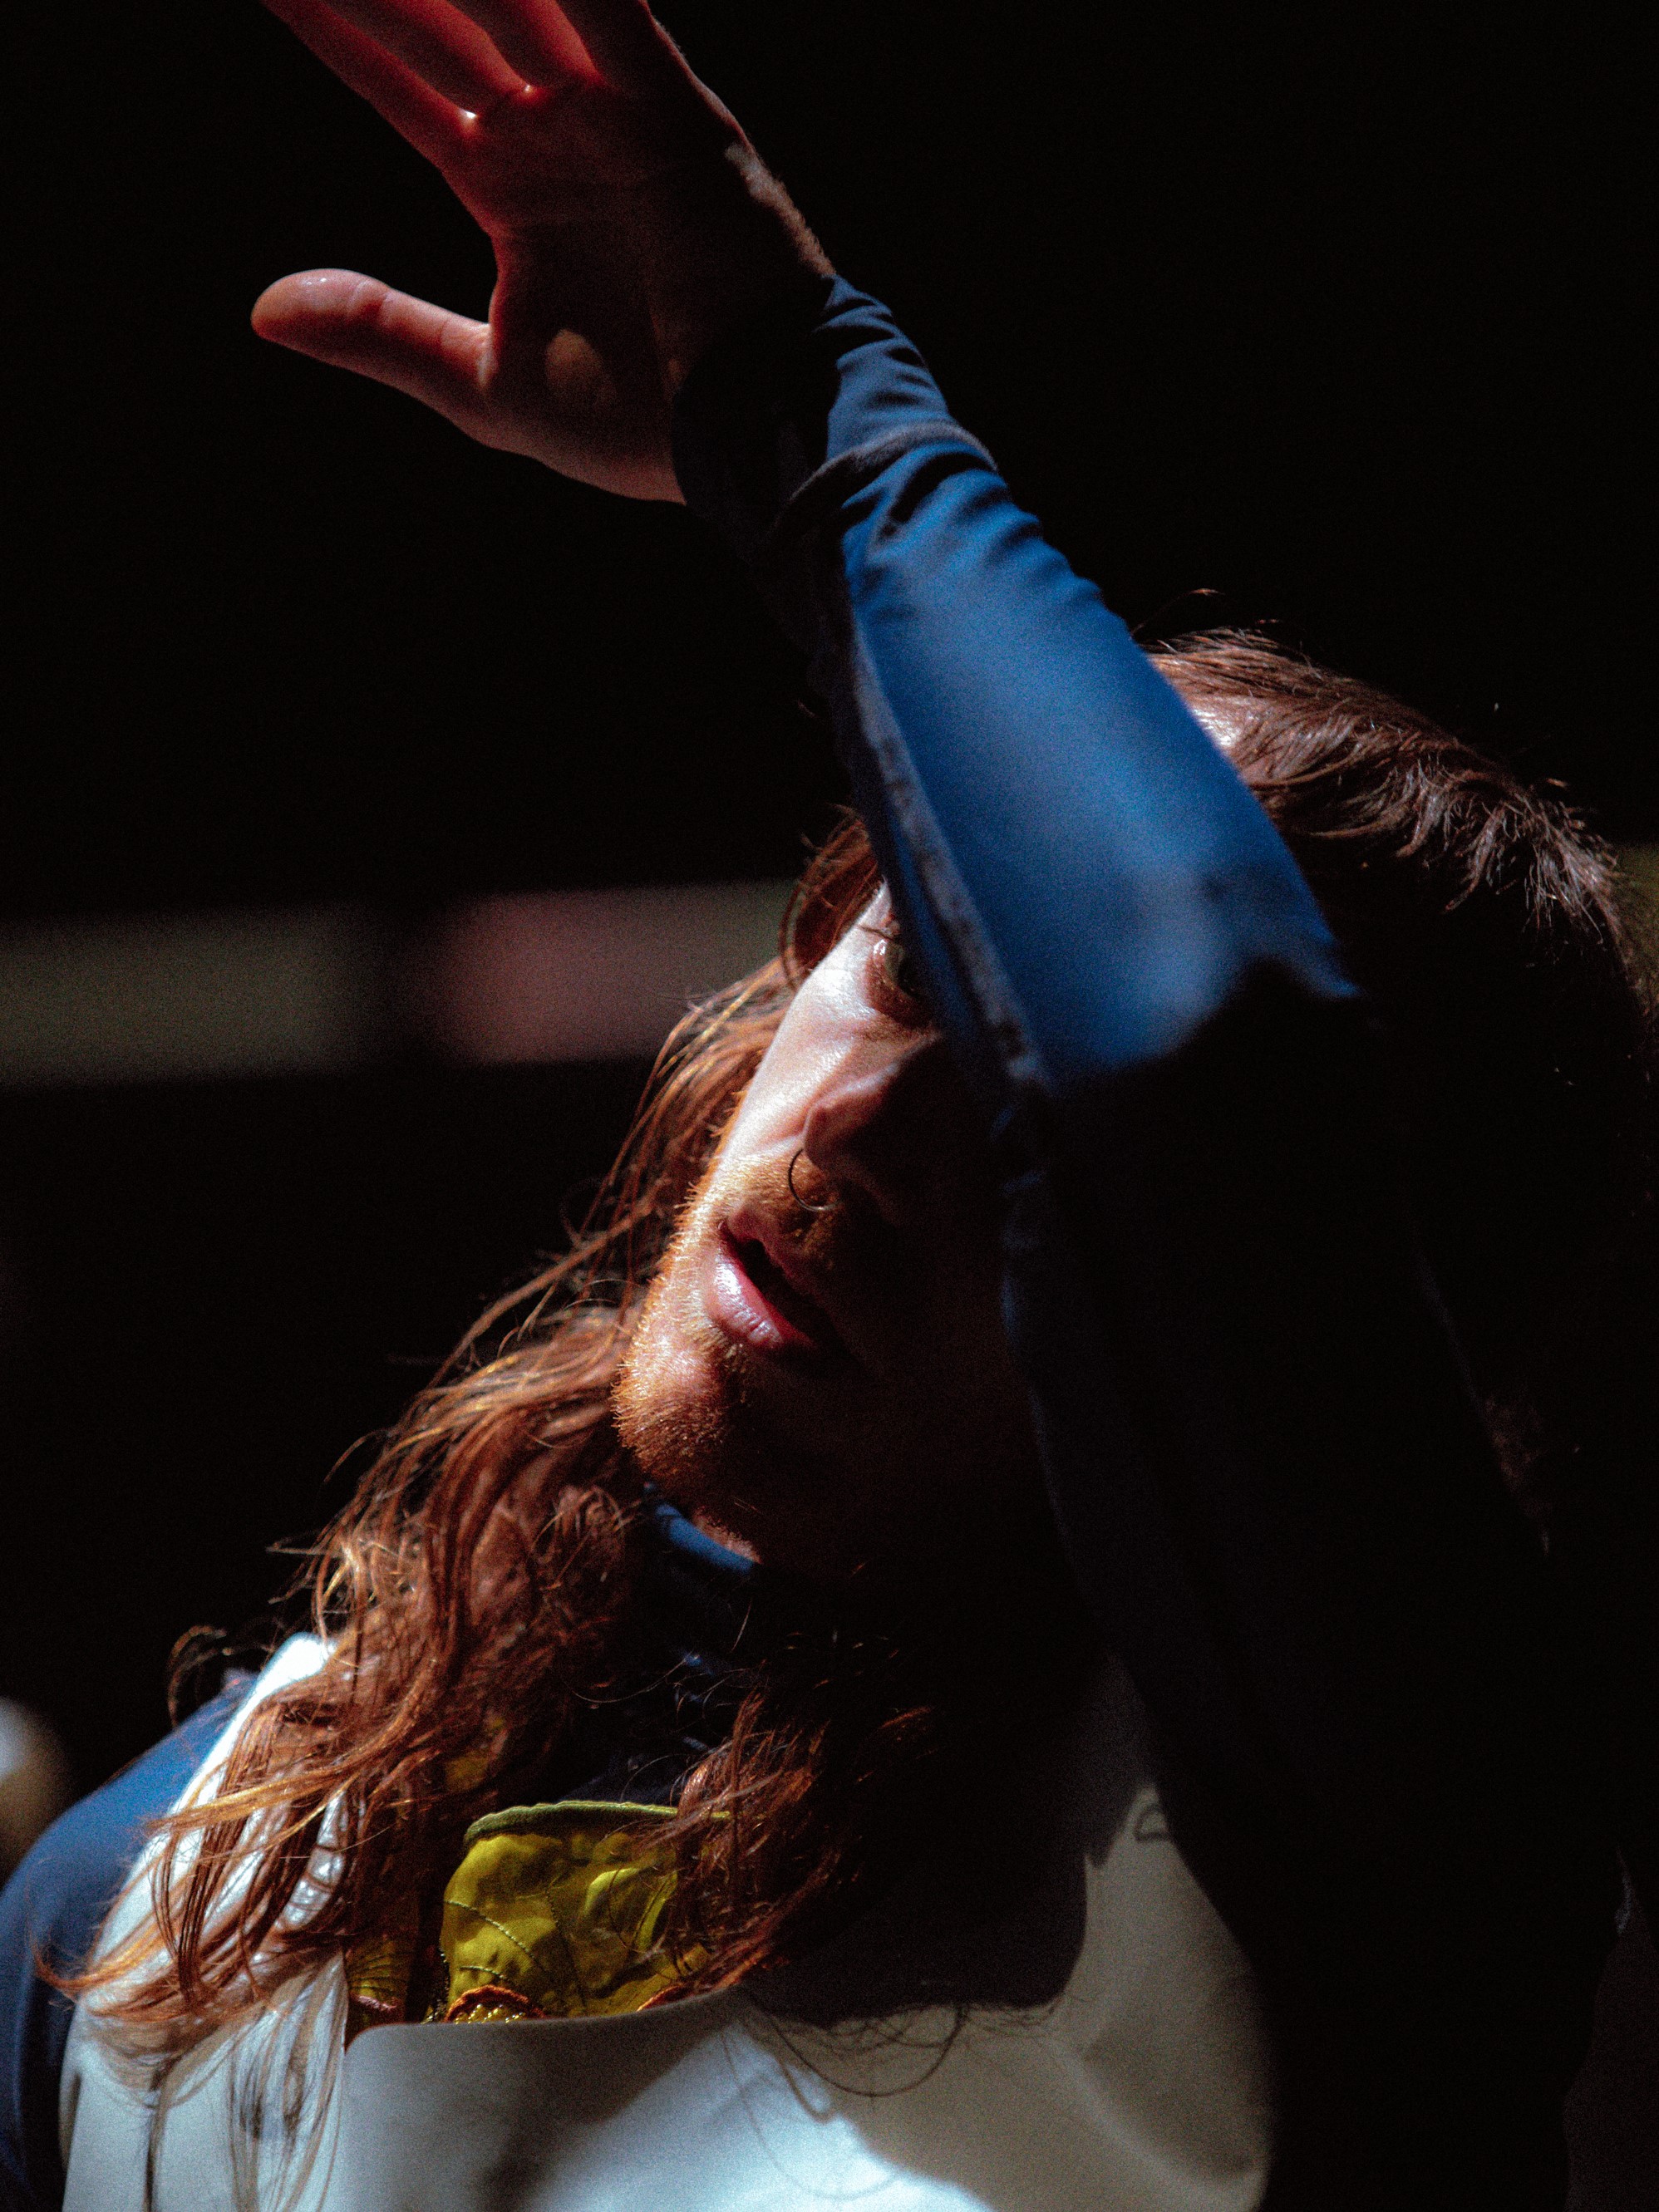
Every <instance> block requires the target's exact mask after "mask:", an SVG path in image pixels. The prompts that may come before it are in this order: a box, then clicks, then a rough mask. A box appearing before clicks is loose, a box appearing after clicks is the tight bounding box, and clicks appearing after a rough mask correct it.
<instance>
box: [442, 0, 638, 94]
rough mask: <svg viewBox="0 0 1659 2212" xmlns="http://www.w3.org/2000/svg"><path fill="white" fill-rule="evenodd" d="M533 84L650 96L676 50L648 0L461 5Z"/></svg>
mask: <svg viewBox="0 0 1659 2212" xmlns="http://www.w3.org/2000/svg"><path fill="white" fill-rule="evenodd" d="M456 5H457V6H459V7H462V8H465V10H466V12H467V14H468V15H471V17H472V19H473V21H475V22H477V23H480V24H482V25H483V27H484V28H485V29H486V30H487V31H488V32H489V35H490V37H491V38H492V39H494V40H495V44H496V46H498V47H499V48H500V49H501V52H502V53H503V54H504V55H505V56H506V57H507V60H508V61H509V62H511V63H512V64H513V67H514V68H515V69H522V70H524V71H525V73H526V76H529V77H530V78H531V79H532V82H538V83H541V82H547V79H548V75H549V73H550V71H553V70H557V71H558V72H560V73H561V74H563V73H566V72H568V73H569V74H571V75H574V76H583V77H589V78H591V77H592V76H594V75H595V74H596V73H597V74H598V75H599V76H601V77H603V78H604V79H605V82H606V83H607V84H610V85H611V86H613V87H614V88H616V89H617V91H618V92H628V93H634V94H645V93H649V92H653V91H655V90H657V89H659V88H660V87H661V85H662V83H663V82H664V64H665V61H669V60H671V58H673V57H674V54H675V50H674V48H673V46H671V44H670V43H669V41H668V40H667V39H666V38H665V35H664V33H662V31H661V30H660V29H659V27H658V24H657V21H656V19H655V17H654V16H653V15H652V13H651V10H650V9H649V8H648V7H647V5H646V4H645V0H559V4H557V5H556V4H555V0H456Z"/></svg>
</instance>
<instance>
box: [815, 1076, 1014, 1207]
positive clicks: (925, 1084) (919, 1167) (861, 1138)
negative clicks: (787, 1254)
mask: <svg viewBox="0 0 1659 2212" xmlns="http://www.w3.org/2000/svg"><path fill="white" fill-rule="evenodd" d="M801 1149H802V1150H803V1152H805V1154H806V1157H807V1158H808V1159H809V1160H810V1161H811V1164H812V1165H813V1166H814V1167H815V1168H816V1169H817V1170H818V1172H819V1174H820V1175H822V1176H826V1177H827V1178H828V1180H829V1182H832V1183H835V1184H836V1185H838V1186H840V1187H841V1188H842V1189H849V1188H850V1189H856V1190H859V1191H860V1192H862V1194H864V1196H865V1198H866V1200H868V1201H869V1202H870V1204H871V1205H872V1206H874V1208H875V1210H876V1212H878V1214H879V1215H880V1216H881V1217H882V1218H883V1219H884V1221H888V1222H890V1223H892V1225H894V1226H895V1227H896V1228H909V1227H915V1226H916V1225H919V1224H920V1223H921V1221H922V1220H924V1219H925V1218H927V1214H928V1212H930V1210H931V1209H932V1208H933V1206H936V1205H937V1204H938V1203H939V1199H940V1197H941V1195H942V1194H945V1192H947V1191H948V1189H949V1188H950V1186H951V1184H952V1183H953V1182H956V1181H958V1180H961V1179H963V1177H965V1176H967V1175H968V1174H969V1173H970V1172H971V1166H972V1163H973V1162H974V1160H975V1159H976V1158H978V1156H979V1153H980V1152H981V1149H982V1147H981V1143H980V1139H979V1133H978V1127H977V1123H976V1121H975V1117H974V1113H973V1109H972V1105H971V1103H970V1101H969V1097H968V1093H967V1091H966V1089H965V1087H964V1086H963V1082H962V1079H961V1078H960V1076H958V1074H957V1071H956V1069H955V1067H954V1066H952V1064H951V1057H950V1054H948V1053H947V1052H946V1050H945V1046H944V1044H943V1043H942V1042H940V1040H939V1038H937V1037H928V1038H924V1039H921V1040H920V1041H918V1042H916V1043H915V1044H913V1045H910V1046H908V1048H906V1049H905V1050H903V1051H902V1052H900V1053H898V1054H895V1055H894V1056H893V1057H892V1058H890V1059H889V1060H884V1061H883V1062H882V1063H881V1064H880V1065H879V1066H874V1067H872V1066H867V1065H866V1066H848V1067H845V1068H843V1069H842V1070H840V1071H838V1072H837V1073H836V1075H834V1076H832V1077H831V1078H830V1079H829V1080H828V1081H827V1082H826V1083H825V1084H824V1085H823V1088H822V1089H821V1090H820V1091H818V1093H817V1096H816V1097H815V1098H814V1099H813V1101H812V1103H811V1106H810V1107H809V1108H808V1109H807V1113H806V1118H805V1123H804V1124H803V1127H802V1137H801Z"/></svg>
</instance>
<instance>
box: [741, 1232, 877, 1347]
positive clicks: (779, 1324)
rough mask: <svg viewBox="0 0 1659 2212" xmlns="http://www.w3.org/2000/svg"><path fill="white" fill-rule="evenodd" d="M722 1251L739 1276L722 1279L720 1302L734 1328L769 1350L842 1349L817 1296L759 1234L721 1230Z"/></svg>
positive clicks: (746, 1338)
mask: <svg viewBox="0 0 1659 2212" xmlns="http://www.w3.org/2000/svg"><path fill="white" fill-rule="evenodd" d="M720 1257H721V1259H722V1261H724V1262H725V1264H726V1268H728V1269H729V1270H730V1272H731V1274H732V1276H734V1277H735V1278H736V1280H735V1281H730V1282H728V1283H726V1285H722V1289H723V1291H724V1295H723V1296H722V1297H721V1301H720V1303H721V1304H722V1306H723V1307H724V1308H726V1310H727V1318H728V1319H729V1320H730V1321H732V1322H736V1323H737V1324H738V1326H737V1328H736V1330H735V1332H734V1333H735V1334H738V1335H740V1336H742V1337H744V1339H745V1340H748V1341H750V1342H751V1343H753V1344H755V1345H756V1346H757V1347H758V1348H759V1349H761V1350H763V1351H769V1352H817V1353H820V1354H823V1353H839V1354H841V1355H842V1357H845V1352H846V1347H845V1346H843V1345H842V1340H841V1339H840V1337H838V1336H837V1335H836V1330H835V1327H834V1324H833V1323H832V1322H831V1321H830V1319H829V1315H828V1314H827V1313H825V1311H824V1310H823V1307H822V1306H821V1305H819V1304H818V1303H817V1299H816V1298H811V1297H808V1296H807V1294H806V1292H805V1291H803V1290H800V1289H799V1288H798V1286H797V1285H795V1284H793V1283H792V1282H791V1281H790V1280H789V1279H788V1277H787V1275H786V1274H785V1273H784V1272H783V1270H782V1268H781V1267H779V1266H778V1264H777V1262H776V1261H775V1260H774V1259H773V1257H772V1255H771V1254H770V1253H769V1251H768V1250H767V1249H766V1247H765V1245H764V1244H763V1243H761V1241H760V1239H759V1238H758V1237H737V1236H733V1234H732V1231H731V1230H730V1229H729V1228H726V1229H722V1230H721V1231H720Z"/></svg>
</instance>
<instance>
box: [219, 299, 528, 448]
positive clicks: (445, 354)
mask: <svg viewBox="0 0 1659 2212" xmlns="http://www.w3.org/2000/svg"><path fill="white" fill-rule="evenodd" d="M253 327H254V329H255V330H256V331H258V334H259V336H260V337H262V338H270V339H271V340H273V341H274V342H275V343H276V344H277V345H285V346H289V347H291V348H292V349H293V350H294V351H295V353H304V354H309V355H310V356H311V357H312V359H313V361H325V362H331V364H332V365H333V366H334V367H335V368H351V369H356V372H357V374H359V375H360V376H372V377H373V378H374V380H375V382H376V383H378V384H389V385H391V386H392V388H393V389H394V390H395V391H398V392H407V393H408V394H409V396H410V398H411V399H420V400H424V402H425V403H426V404H427V405H428V407H433V408H435V409H436V410H437V411H438V413H439V414H440V415H443V416H447V417H448V419H449V420H450V421H451V422H453V423H454V424H455V425H456V427H457V428H459V429H462V430H465V431H466V432H467V433H468V435H470V436H471V437H475V438H479V439H483V440H484V441H485V442H486V443H494V442H495V441H494V440H493V439H490V438H489V435H488V428H487V418H488V416H489V408H488V406H487V404H486V402H485V398H484V394H483V368H484V362H485V359H486V356H487V353H488V349H489V325H488V324H487V323H475V322H473V321H472V320H471V319H470V318H469V317H468V316H465V315H456V314H452V313H450V311H449V310H448V309H447V307H433V306H432V304H431V303H430V301H426V300H414V299H411V298H410V295H409V294H408V293H407V292H394V291H393V290H392V288H391V286H390V285H388V284H382V283H380V279H379V278H378V277H376V276H358V275H356V272H355V271H354V270H349V269H307V270H305V271H304V272H303V273H302V274H301V275H300V276H283V277H282V278H280V279H279V280H278V282H277V283H275V284H272V285H270V286H269V287H268V289H266V290H264V291H263V292H262V293H261V294H260V295H259V297H258V300H257V301H255V302H254V306H253Z"/></svg>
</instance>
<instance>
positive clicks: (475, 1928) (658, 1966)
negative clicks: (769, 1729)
mask: <svg viewBox="0 0 1659 2212" xmlns="http://www.w3.org/2000/svg"><path fill="white" fill-rule="evenodd" d="M672 1814H673V1808H672V1807H671V1806H665V1805H619V1804H605V1803H599V1802H592V1801H588V1800H586V1799H580V1798H567V1799H565V1800H564V1801H563V1802H562V1803H560V1804H557V1805H520V1806H513V1807H511V1808H508V1809H507V1810H506V1811H504V1812H501V1813H491V1814H487V1815H486V1817H485V1818H484V1819H483V1820H475V1821H474V1823H473V1824H472V1826H471V1827H470V1828H469V1829H468V1830H467V1832H466V1836H465V1844H466V1855H465V1857H464V1858H463V1859H462V1861H461V1863H460V1865H459V1867H458V1868H457V1869H456V1870H455V1873H454V1875H453V1877H452V1879H451V1881H450V1882H449V1884H448V1886H447V1888H446V1889H445V1891H444V1899H443V1919H442V1924H441V1930H440V1934H439V1944H440V1948H441V1951H442V1953H443V1959H444V1964H445V1966H447V1969H448V1976H449V1980H448V2001H447V2010H446V2011H445V2012H444V2014H443V2015H442V2016H443V2017H444V2018H446V2019H451V2020H481V2019H493V2020H501V2019H511V2018H514V2017H533V2016H535V2015H542V2016H543V2017H544V2018H548V2019H554V2020H574V2019H580V2018H582V2017H585V2016H587V2015H603V2014H608V2013H623V2012H637V2011H639V2010H640V2009H641V2007H642V2006H644V2005H647V2004H648V2003H649V2002H651V2000H652V1999H653V1997H655V1996H659V1994H660V1993H661V1992H662V1991H663V1990H666V1989H669V1988H671V1986H672V1985H673V1984H675V1983H676V1982H678V1980H680V1979H681V1978H682V1972H683V1967H682V1966H681V1964H680V1962H678V1961H677V1960H673V1959H671V1958H668V1957H667V1956H665V1954H664V1953H663V1952H662V1950H661V1949H660V1948H659V1945H658V1941H657V1936H658V1929H659V1926H660V1924H661V1921H662V1916H663V1913H664V1911H665V1909H666V1907H667V1905H668V1901H669V1899H671V1897H672V1895H673V1893H674V1886H675V1874H674V1864H673V1859H672V1856H671V1853H669V1852H668V1851H666V1850H662V1849H659V1848H657V1847H656V1846H653V1844H651V1843H649V1842H648V1841H647V1840H645V1839H644V1838H642V1837H641V1830H642V1829H648V1828H649V1827H650V1826H653V1825H655V1824H656V1823H658V1822H660V1821H663V1820H669V1819H671V1817H672ZM624 1824H625V1825H624ZM696 1963H697V1961H696V1960H687V1961H685V1962H684V1964H685V1965H686V1966H691V1965H694V1964H696Z"/></svg>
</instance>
